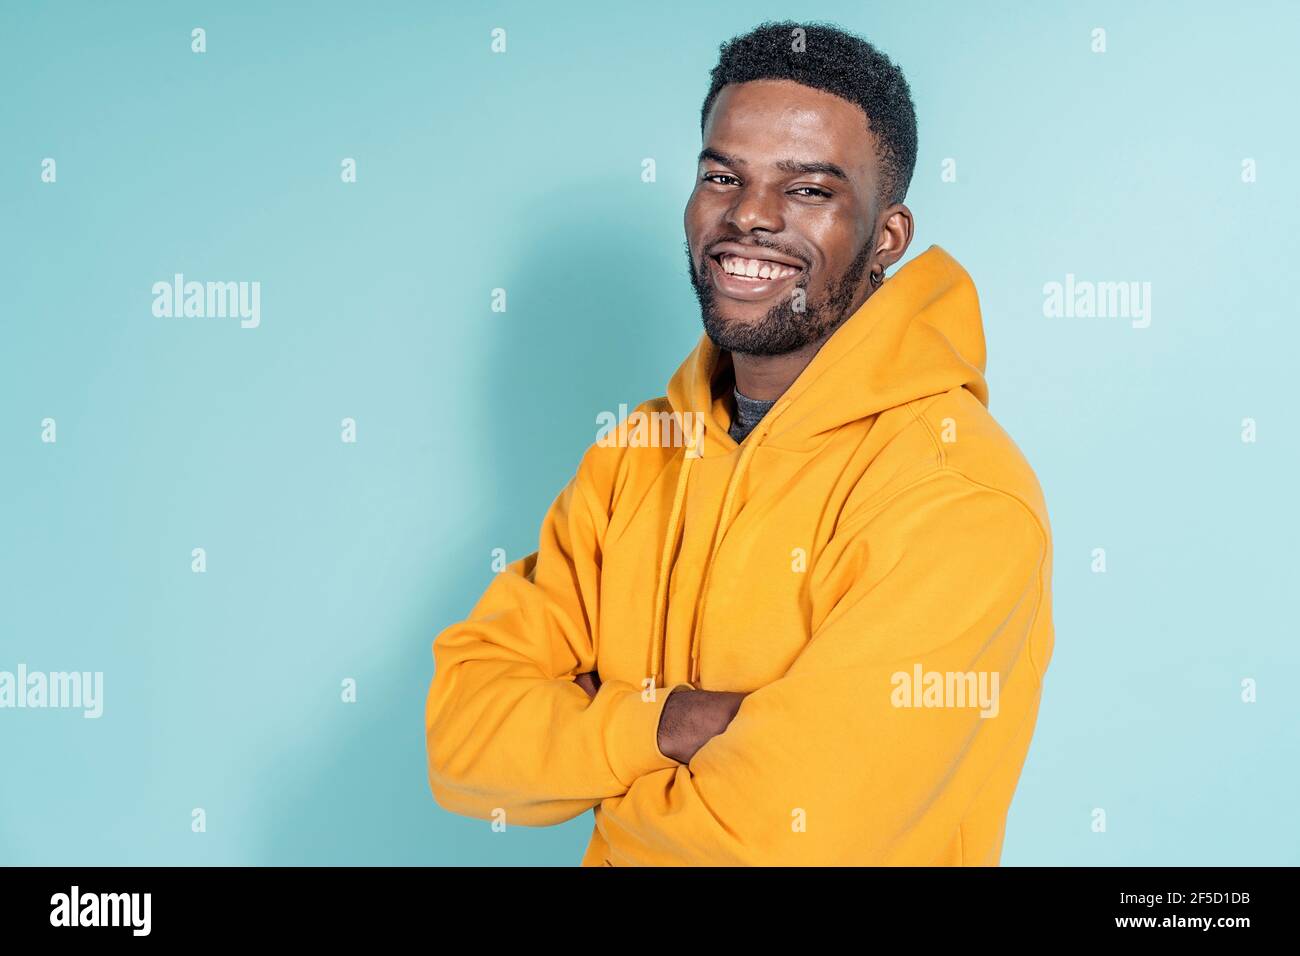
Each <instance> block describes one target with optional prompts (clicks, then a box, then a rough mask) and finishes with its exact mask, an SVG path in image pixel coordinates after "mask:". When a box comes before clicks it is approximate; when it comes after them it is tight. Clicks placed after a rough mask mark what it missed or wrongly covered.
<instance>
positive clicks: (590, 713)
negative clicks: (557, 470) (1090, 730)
mask: <svg viewBox="0 0 1300 956" xmlns="http://www.w3.org/2000/svg"><path fill="white" fill-rule="evenodd" d="M597 487H599V486H597ZM887 504H888V505H889V507H888V508H882V509H881V510H880V511H878V512H877V511H872V512H867V513H862V514H860V515H857V516H854V518H853V520H852V521H846V522H845V523H844V524H843V526H842V527H841V529H840V530H839V532H838V533H837V535H836V536H835V537H834V538H833V539H832V541H831V542H830V543H829V544H828V545H827V547H826V548H825V549H824V551H823V553H821V554H820V555H819V560H818V565H817V567H816V568H815V569H812V570H811V571H810V579H809V585H810V588H811V591H812V601H813V604H812V609H811V616H810V620H809V625H808V627H809V634H808V643H807V646H806V648H805V650H804V651H803V652H801V654H800V656H799V658H798V659H797V660H796V661H795V662H794V663H793V664H792V665H791V667H790V668H789V670H788V672H787V673H786V674H785V675H783V676H782V677H780V678H778V679H777V680H775V681H773V682H772V683H770V684H768V685H765V686H763V687H760V688H757V689H756V690H754V691H753V692H752V693H749V694H745V695H741V694H724V693H720V692H712V691H702V690H697V689H695V688H692V687H690V686H689V685H682V684H678V685H676V686H672V687H664V688H653V693H652V692H651V689H643V688H639V687H637V686H635V685H634V684H631V683H629V682H627V681H623V680H615V679H607V680H602V679H601V678H600V675H599V673H598V672H597V668H596V654H595V649H594V641H593V639H592V634H591V632H590V625H589V622H590V621H591V620H592V619H593V618H594V617H595V613H594V609H595V608H596V607H597V605H598V601H599V594H600V568H599V564H598V562H597V561H596V560H595V559H594V558H593V557H592V555H594V554H597V553H598V548H597V547H595V546H594V545H593V544H592V542H594V541H598V540H599V536H600V535H601V534H602V533H603V524H604V521H605V507H604V504H603V501H602V498H601V497H598V496H597V494H595V493H593V492H592V491H591V489H590V488H589V487H584V485H583V484H582V482H581V481H579V482H577V483H575V484H572V485H570V486H569V488H567V489H566V491H565V492H564V493H563V494H562V495H561V497H560V499H559V500H558V501H557V503H556V505H555V506H554V507H553V508H552V511H551V512H550V513H549V515H548V518H547V520H546V521H545V522H544V525H543V530H542V536H541V541H540V544H539V550H538V552H537V554H536V555H534V556H531V557H529V558H527V559H524V560H521V561H519V562H517V563H516V564H514V565H512V566H511V568H510V569H508V570H507V571H505V572H503V573H501V574H500V575H498V576H497V577H496V579H495V580H494V582H493V584H492V585H491V586H490V588H489V590H488V592H487V593H486V594H485V595H484V598H483V599H482V600H481V601H480V602H479V605H478V606H477V607H476V608H475V611H474V613H473V614H472V615H471V617H470V619H469V620H467V621H465V622H463V623H461V624H458V625H455V626H453V627H452V628H449V629H448V630H447V631H445V632H444V633H443V634H442V635H440V637H439V638H438V640H437V641H436V642H435V646H434V651H435V660H436V667H435V677H434V684H433V686H432V688H431V691H430V695H429V698H428V704H427V707H426V721H425V729H426V738H427V741H428V747H429V767H430V783H431V785H432V787H433V792H434V796H435V799H437V801H438V802H439V804H440V805H442V806H443V807H444V808H446V809H448V810H452V811H454V812H457V813H462V814H465V815H469V816H474V817H478V818H480V819H489V818H492V817H494V816H496V815H497V814H498V813H501V812H505V813H507V814H508V815H509V819H510V821H511V822H512V823H518V824H522V825H530V826H538V825H541V826H545V825H549V824H553V823H559V822H562V821H564V820H568V819H572V818H573V817H575V816H577V815H578V814H580V813H583V812H585V811H587V810H590V809H591V808H592V807H593V806H599V807H600V808H601V811H602V812H601V815H600V817H599V820H600V825H601V830H602V834H603V835H604V837H605V839H606V842H607V843H608V844H609V849H610V852H611V853H612V854H616V855H617V856H618V857H619V859H620V860H622V861H625V862H632V863H641V864H652V865H665V864H669V865H681V864H708V865H736V864H741V865H754V864H760V865H761V864H780V863H795V864H809V863H812V864H826V863H832V864H833V863H843V862H846V861H850V862H852V863H854V864H863V863H882V862H893V861H899V860H902V861H914V860H930V859H935V858H937V857H938V856H939V855H940V854H941V852H942V851H943V849H944V847H945V846H946V845H947V844H948V842H950V841H951V838H952V834H953V833H955V832H956V831H957V827H958V825H959V824H960V822H961V821H962V820H963V819H964V817H965V814H966V811H967V809H968V808H969V806H970V804H971V801H972V800H974V798H975V794H976V793H977V792H978V790H979V788H980V787H981V786H982V785H983V782H984V781H987V780H988V779H989V778H990V776H991V775H992V774H993V773H994V772H995V771H996V770H997V768H998V767H1001V766H1004V765H1005V762H1006V761H1007V760H1008V759H1016V754H1017V753H1022V752H1023V748H1024V747H1025V746H1026V742H1027V740H1028V734H1029V733H1030V732H1031V731H1032V727H1033V722H1034V717H1035V715H1036V711H1037V701H1038V685H1039V681H1040V679H1041V668H1042V667H1043V666H1045V664H1046V656H1045V655H1047V654H1050V650H1051V644H1050V629H1048V630H1047V631H1045V633H1044V634H1043V635H1042V636H1041V637H1040V639H1039V641H1038V643H1037V645H1036V646H1033V645H1032V644H1031V637H1032V634H1033V629H1032V628H1033V622H1034V620H1035V619H1036V618H1037V617H1038V615H1039V611H1040V610H1043V611H1044V613H1046V611H1047V607H1048V605H1047V604H1046V603H1045V597H1044V595H1045V587H1044V586H1045V584H1046V581H1047V577H1046V571H1045V568H1046V565H1045V564H1044V561H1045V559H1046V555H1047V554H1048V552H1046V551H1045V545H1046V539H1045V535H1044V533H1043V532H1042V530H1041V528H1040V527H1039V526H1038V524H1037V523H1036V521H1035V519H1034V518H1033V516H1032V515H1031V514H1030V513H1029V512H1028V511H1027V510H1026V509H1025V508H1024V507H1023V505H1021V504H1020V503H1018V502H1017V501H1016V500H1014V499H1012V498H1010V497H1009V496H1006V495H1004V494H1002V493H1000V492H997V491H994V490H990V489H987V488H984V487H982V486H978V485H976V484H974V483H972V482H970V481H969V480H968V479H965V478H963V477H962V476H960V475H956V474H954V473H951V472H946V473H939V474H935V475H932V476H928V477H926V478H925V479H923V480H921V481H918V482H916V483H915V485H914V486H909V488H908V489H906V490H905V491H904V492H900V493H898V494H896V495H894V496H893V497H891V499H890V500H889V502H887ZM1036 654H1038V655H1042V656H1040V657H1039V659H1038V660H1035V655H1036ZM913 668H920V669H923V670H924V672H925V673H941V674H952V673H974V672H979V673H981V674H986V675H993V676H994V677H996V678H998V679H999V681H1000V684H1001V700H1000V709H999V710H998V711H997V713H996V714H993V715H991V716H994V717H995V718H996V719H991V720H986V719H983V717H982V716H981V714H980V713H979V712H977V711H975V710H973V709H971V708H960V707H959V708H940V709H920V710H916V709H913V708H912V707H911V706H909V705H907V704H906V703H905V704H903V705H901V706H900V704H899V703H898V701H897V695H896V693H894V691H895V688H894V686H893V681H894V679H895V678H896V677H897V675H898V674H899V673H900V672H902V673H904V674H908V673H911V672H912V670H913ZM742 701H743V705H742ZM706 744H707V746H706Z"/></svg>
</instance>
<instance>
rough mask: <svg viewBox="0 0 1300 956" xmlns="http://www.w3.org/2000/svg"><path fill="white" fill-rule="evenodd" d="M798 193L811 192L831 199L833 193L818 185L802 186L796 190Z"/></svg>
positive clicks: (819, 196) (822, 197)
mask: <svg viewBox="0 0 1300 956" xmlns="http://www.w3.org/2000/svg"><path fill="white" fill-rule="evenodd" d="M794 191H795V192H797V193H811V194H813V195H814V196H816V197H817V198H818V199H829V198H830V196H831V194H830V193H828V192H827V191H826V190H824V189H818V188H817V187H816V186H800V187H799V188H798V189H796V190H794Z"/></svg>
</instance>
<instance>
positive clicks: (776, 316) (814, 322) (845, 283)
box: [686, 241, 871, 355]
mask: <svg viewBox="0 0 1300 956" xmlns="http://www.w3.org/2000/svg"><path fill="white" fill-rule="evenodd" d="M870 258H871V242H870V241H868V242H866V243H865V244H864V245H863V246H862V251H861V252H859V253H858V254H857V256H856V257H855V258H854V260H853V261H852V262H851V263H849V266H848V268H847V269H845V270H844V274H843V275H841V276H840V277H839V279H838V280H836V281H835V282H834V283H833V284H832V286H831V289H830V291H829V292H828V293H827V294H826V296H825V297H824V298H823V299H822V300H821V301H820V302H816V303H812V302H809V301H808V299H807V295H808V273H807V272H806V271H805V272H804V274H803V275H802V276H800V277H799V281H798V282H796V283H795V286H794V288H795V289H802V290H803V293H804V295H803V300H804V310H803V311H802V312H797V311H795V309H794V302H793V299H794V296H793V295H789V296H785V297H783V299H782V301H780V302H778V303H777V304H776V305H774V306H772V307H771V308H770V309H768V310H767V314H766V315H765V316H763V318H761V319H759V320H758V321H757V322H754V323H747V322H734V321H733V322H728V321H727V320H726V319H724V318H723V317H722V316H721V315H720V314H719V313H718V307H717V301H716V295H717V290H716V289H714V288H713V282H712V281H711V280H710V278H709V275H708V268H709V264H708V263H707V262H703V267H704V271H703V272H697V271H696V269H695V260H694V259H693V258H692V256H691V246H690V243H689V242H687V244H686V263H687V265H686V271H687V273H688V274H689V275H690V277H691V287H692V288H693V289H694V290H695V298H696V299H698V300H699V302H700V315H701V317H702V318H703V319H704V331H705V334H707V335H708V337H709V338H710V339H712V340H713V343H714V344H715V345H717V347H718V348H720V349H726V350H727V351H730V352H739V353H741V354H742V355H785V354H786V353H787V352H793V351H795V350H796V349H801V348H803V347H804V346H805V345H808V344H810V343H812V342H816V341H817V340H818V339H820V338H822V337H824V336H827V335H830V334H831V333H832V332H833V331H835V329H836V328H838V327H839V325H840V323H842V322H843V321H844V320H845V319H847V318H848V316H849V309H850V307H851V306H852V305H853V298H854V292H855V291H856V290H857V287H858V284H859V283H860V282H861V281H862V276H863V275H864V274H865V273H866V271H867V264H868V261H869V260H870ZM701 261H703V260H701Z"/></svg>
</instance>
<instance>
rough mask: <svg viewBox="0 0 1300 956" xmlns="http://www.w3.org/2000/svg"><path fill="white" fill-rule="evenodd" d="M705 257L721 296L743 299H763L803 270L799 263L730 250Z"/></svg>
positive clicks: (786, 285) (780, 288)
mask: <svg viewBox="0 0 1300 956" xmlns="http://www.w3.org/2000/svg"><path fill="white" fill-rule="evenodd" d="M707 258H708V261H709V263H710V265H709V275H710V276H711V278H712V280H713V285H714V287H715V288H716V289H717V290H718V291H719V292H721V293H722V294H723V295H725V296H728V297H730V298H733V299H740V300H742V301H745V302H755V301H758V300H760V299H766V298H768V297H769V296H772V295H774V294H776V293H777V292H780V291H784V290H785V289H786V288H787V287H788V286H789V285H790V284H791V282H792V281H793V280H795V279H797V278H798V277H799V276H801V275H802V274H803V272H804V269H803V267H802V266H795V265H790V264H789V263H786V262H777V261H775V260H773V259H766V258H761V257H753V258H751V257H747V256H741V255H736V254H735V253H732V252H721V253H716V254H714V255H710V256H708V257H707Z"/></svg>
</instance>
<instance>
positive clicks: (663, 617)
mask: <svg viewBox="0 0 1300 956" xmlns="http://www.w3.org/2000/svg"><path fill="white" fill-rule="evenodd" d="M785 404H786V403H781V404H780V405H778V406H777V407H775V408H773V409H772V410H771V411H770V412H768V414H767V415H765V416H764V420H763V421H762V422H761V423H760V424H759V425H758V427H757V428H756V429H755V432H756V434H753V435H750V436H749V440H748V441H745V442H743V443H742V444H741V449H740V461H739V462H737V464H736V467H735V469H734V470H733V471H732V473H731V477H730V478H729V479H728V481H727V491H726V494H725V495H724V496H723V499H722V514H721V516H720V517H719V519H718V525H717V527H716V528H715V529H714V532H713V543H712V545H711V546H710V548H709V558H708V567H707V570H706V571H705V574H704V583H703V589H702V590H701V592H700V615H699V617H698V618H697V623H696V626H695V627H694V628H692V630H691V648H690V652H691V653H690V672H689V678H688V679H689V681H690V683H692V684H698V683H699V678H700V663H699V662H700V645H699V640H698V636H699V631H700V627H702V626H703V619H704V609H705V604H706V603H707V601H708V593H709V579H710V578H711V577H712V575H713V557H714V555H715V554H716V553H717V549H718V545H719V544H720V543H721V542H722V537H723V535H725V533H726V529H727V526H728V525H729V524H730V523H731V508H732V504H733V503H734V501H735V497H736V492H737V491H738V490H739V489H740V482H741V479H742V478H743V476H744V474H745V469H746V468H747V467H748V466H749V462H750V461H751V459H752V458H753V452H754V449H755V448H757V447H758V445H759V443H760V442H761V441H762V440H763V438H764V437H765V436H766V434H767V432H768V431H769V430H770V429H771V426H772V421H773V419H774V418H776V413H777V412H779V411H781V410H782V409H783V408H784V405H785ZM702 454H703V449H700V450H699V451H698V452H697V451H696V447H695V444H694V441H693V440H692V441H690V443H689V444H688V445H687V447H686V454H685V456H684V458H683V461H682V467H681V470H680V471H679V472H678V474H677V488H676V490H675V491H674V493H673V507H672V511H671V513H670V514H669V517H668V533H667V536H666V537H665V539H664V548H663V552H662V553H661V554H660V556H659V577H658V581H657V584H656V587H655V623H654V630H653V631H652V632H651V636H650V655H651V656H650V667H649V675H650V677H651V678H653V680H654V682H655V686H656V687H658V686H660V684H659V669H660V667H662V666H663V656H664V653H665V652H666V645H667V643H668V599H669V593H668V580H669V577H670V576H671V573H672V559H673V554H674V552H675V551H676V550H677V542H678V540H679V538H680V537H681V530H682V527H683V525H684V523H685V522H684V520H683V519H684V517H685V507H684V504H685V498H686V484H687V478H688V477H689V474H690V467H691V462H692V461H694V460H695V459H696V458H698V457H700V456H701V455H702Z"/></svg>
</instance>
